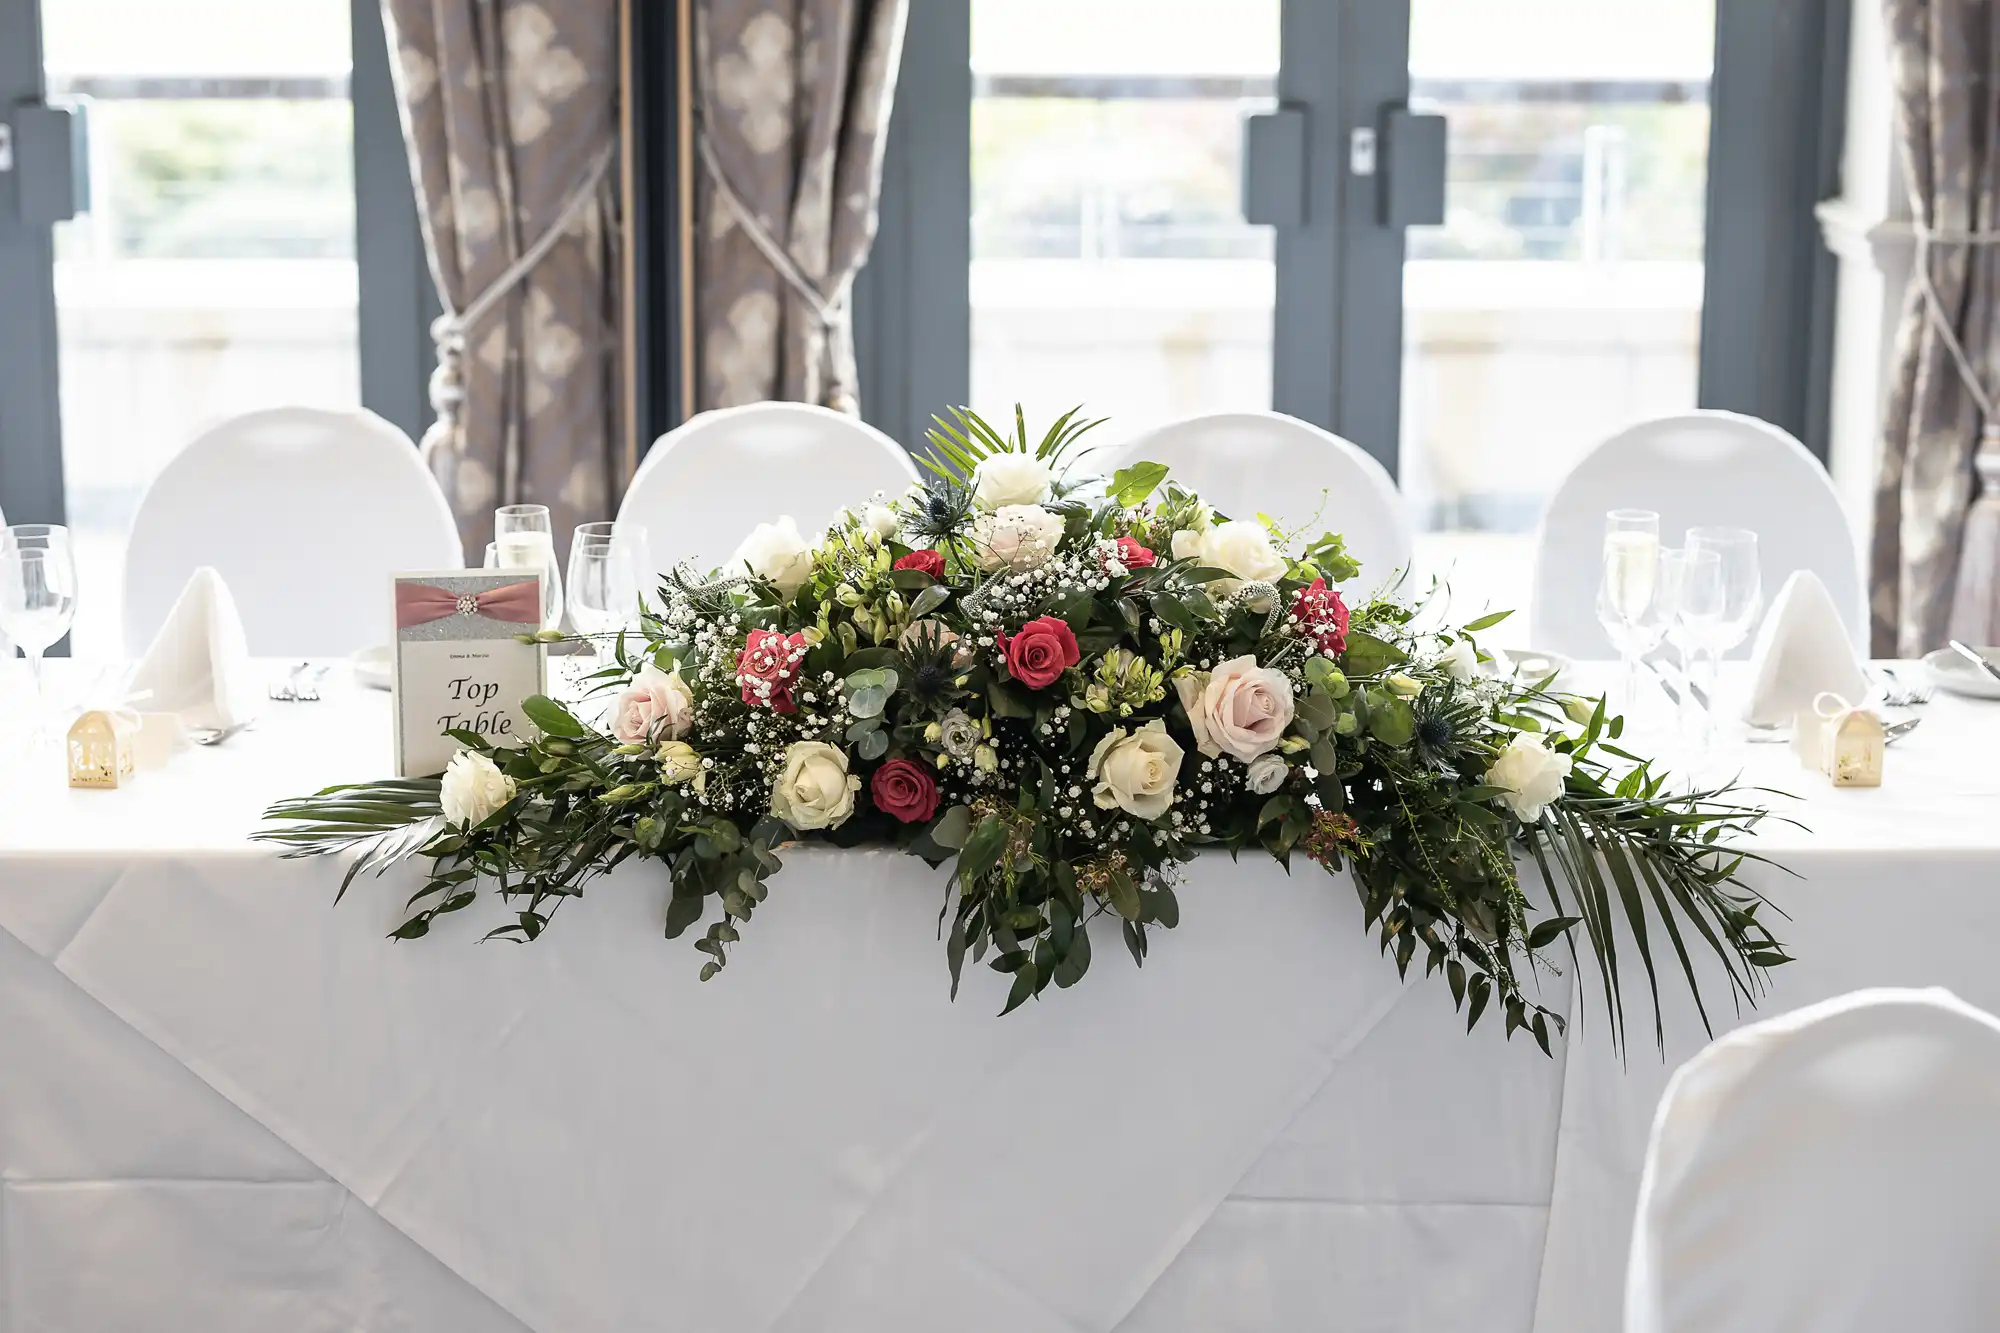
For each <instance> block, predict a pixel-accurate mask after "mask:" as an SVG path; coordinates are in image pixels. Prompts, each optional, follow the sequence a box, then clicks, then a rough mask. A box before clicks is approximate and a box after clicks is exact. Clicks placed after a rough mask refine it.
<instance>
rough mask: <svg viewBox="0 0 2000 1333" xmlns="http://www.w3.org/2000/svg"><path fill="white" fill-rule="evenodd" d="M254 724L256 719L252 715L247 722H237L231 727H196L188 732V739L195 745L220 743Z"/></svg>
mask: <svg viewBox="0 0 2000 1333" xmlns="http://www.w3.org/2000/svg"><path fill="white" fill-rule="evenodd" d="M255 725H257V719H256V718H254V717H253V718H251V719H250V720H249V721H247V722H238V723H237V724H236V725H235V726H233V727H196V728H194V729H193V730H192V731H190V732H188V739H189V740H191V741H193V742H194V743H195V744H196V745H220V744H222V743H223V742H224V741H226V740H228V739H229V738H230V737H231V736H234V735H236V734H237V733H238V732H243V731H248V730H249V729H250V728H251V727H253V726H255Z"/></svg>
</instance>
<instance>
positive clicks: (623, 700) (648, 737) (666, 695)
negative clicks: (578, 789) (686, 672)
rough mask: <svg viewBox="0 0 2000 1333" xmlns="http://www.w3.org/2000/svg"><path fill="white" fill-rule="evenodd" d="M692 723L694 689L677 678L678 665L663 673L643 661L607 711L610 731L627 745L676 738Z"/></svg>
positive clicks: (685, 732) (679, 674)
mask: <svg viewBox="0 0 2000 1333" xmlns="http://www.w3.org/2000/svg"><path fill="white" fill-rule="evenodd" d="M693 725H694V691H693V690H690V689H689V688H688V687H687V682H686V681H684V680H682V679H681V670H680V668H679V667H675V668H674V669H673V670H672V671H671V672H666V671H662V670H660V669H659V668H658V667H656V666H654V665H653V664H652V663H651V662H648V663H646V664H645V665H644V666H642V667H640V668H639V674H638V675H637V676H634V677H633V678H632V683H631V684H630V685H627V686H626V687H625V688H624V689H623V690H622V691H620V693H619V695H618V702H617V703H616V704H615V705H614V706H613V708H612V710H611V734H612V735H613V736H616V737H617V738H618V739H619V740H621V741H623V742H625V744H627V745H637V744H638V743H639V742H641V741H654V740H669V741H677V740H679V739H680V738H681V737H683V736H685V735H687V733H688V729H689V728H690V727H692V726H693Z"/></svg>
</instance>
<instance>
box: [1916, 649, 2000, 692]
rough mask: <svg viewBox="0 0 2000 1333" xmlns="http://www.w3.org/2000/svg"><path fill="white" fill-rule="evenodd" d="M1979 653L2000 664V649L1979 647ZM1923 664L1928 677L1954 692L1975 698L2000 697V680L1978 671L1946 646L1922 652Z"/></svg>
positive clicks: (1995, 663)
mask: <svg viewBox="0 0 2000 1333" xmlns="http://www.w3.org/2000/svg"><path fill="white" fill-rule="evenodd" d="M1979 655H1980V656H1981V657H1983V658H1985V659H1986V660H1987V661H1989V662H1991V663H1993V665H1995V666H2000V648H1981V649H1980V650H1979ZM1924 667H1925V669H1926V670H1928V671H1929V672H1930V673H1931V679H1932V680H1934V681H1936V682H1937V683H1938V684H1939V685H1940V686H1942V687H1943V688H1944V689H1947V690H1950V691H1951V692H1952V693H1953V694H1969V695H1971V696H1972V697H1973V698H1975V699H2000V680H1995V679H1993V677H1991V676H1989V675H1987V674H1986V673H1985V672H1984V671H1981V670H1980V669H1979V668H1978V667H1976V666H1974V665H1972V663H1970V662H1968V661H1966V660H1965V659H1964V658H1963V657H1960V656H1959V655H1958V654H1957V653H1955V652H1953V651H1952V650H1951V649H1949V648H1940V649H1938V650H1937V651H1936V652H1934V653H1926V654H1925V655H1924Z"/></svg>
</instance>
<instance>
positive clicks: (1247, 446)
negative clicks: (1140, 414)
mask: <svg viewBox="0 0 2000 1333" xmlns="http://www.w3.org/2000/svg"><path fill="white" fill-rule="evenodd" d="M1136 462H1152V463H1164V464H1166V465H1167V467H1168V468H1170V469H1171V470H1172V471H1171V474H1170V475H1171V479H1172V480H1174V481H1178V482H1179V483H1180V484H1181V485H1182V486H1184V487H1186V488H1188V489H1189V490H1192V491H1195V492H1197V493H1198V494H1199V495H1200V496H1201V497H1202V498H1203V499H1204V500H1206V501H1208V502H1209V503H1210V504H1212V505H1214V506H1215V508H1216V509H1218V510H1219V511H1221V512H1222V513H1224V514H1227V515H1228V516H1229V517H1231V518H1255V517H1256V516H1257V515H1258V514H1259V513H1264V514H1268V515H1270V516H1271V517H1272V518H1274V519H1276V520H1277V521H1278V525H1279V526H1280V527H1282V528H1284V529H1285V530H1287V531H1293V530H1296V529H1301V528H1303V529H1307V532H1306V533H1305V534H1303V535H1305V536H1317V535H1319V533H1321V532H1337V533H1340V534H1341V535H1342V536H1344V537H1346V539H1347V550H1348V553H1349V554H1350V555H1352V556H1353V557H1354V558H1355V559H1356V560H1359V561H1360V562H1361V573H1360V575H1359V576H1358V577H1356V578H1354V579H1352V580H1350V581H1349V582H1348V583H1347V584H1346V585H1345V586H1346V587H1347V588H1349V589H1361V590H1372V589H1376V588H1386V587H1390V586H1393V585H1394V584H1395V583H1396V582H1397V581H1398V580H1399V579H1400V578H1401V576H1402V575H1403V573H1404V572H1405V571H1407V570H1408V569H1409V567H1410V552H1411V549H1412V546H1413V542H1414V538H1413V536H1412V534H1411V529H1410V519H1409V515H1408V514H1407V513H1406V512H1405V510H1404V506H1403V497H1402V495H1401V493H1400V492H1398V491H1397V490H1396V483H1395V482H1394V481H1393V480H1391V479H1390V477H1389V473H1388V471H1387V470H1386V469H1385V468H1383V466H1382V465H1381V464H1380V463H1378V462H1376V461H1375V459H1374V458H1372V457H1370V456H1369V455H1368V454H1367V453H1366V452H1364V451H1363V450H1362V449H1361V448H1360V447H1359V446H1358V445H1355V444H1351V443H1349V442H1348V441H1346V440H1343V439H1341V438H1340V437H1339V436H1338V435H1335V434H1333V433H1331V432H1330V431H1325V430H1321V429H1320V428H1319V427H1318V426H1315V425H1313V424H1312V423H1310V422H1306V421H1301V420H1299V419H1298V418H1297V417H1288V416H1286V415H1284V414H1283V413H1282V412H1218V413H1215V414H1214V415H1212V416H1201V417H1190V418H1189V419H1187V420H1186V421H1176V422H1172V423H1170V424H1168V425H1165V426H1161V427H1160V428H1158V429H1157V430H1153V431H1149V432H1147V433H1146V434H1144V435H1141V436H1139V437H1137V438H1136V439H1134V440H1132V441H1130V442H1129V443H1127V444H1126V445H1125V446H1124V448H1122V449H1119V450H1117V451H1115V453H1114V454H1113V455H1112V457H1111V458H1110V459H1108V460H1107V461H1106V463H1105V465H1104V470H1105V473H1106V475H1107V476H1108V475H1109V474H1110V472H1111V471H1112V470H1113V469H1115V468H1120V467H1126V466H1129V465H1131V464H1132V463H1136Z"/></svg>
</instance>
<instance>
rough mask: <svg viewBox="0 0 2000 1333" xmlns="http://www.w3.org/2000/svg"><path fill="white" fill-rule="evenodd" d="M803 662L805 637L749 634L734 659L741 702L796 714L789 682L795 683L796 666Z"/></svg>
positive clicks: (773, 632) (761, 631)
mask: <svg viewBox="0 0 2000 1333" xmlns="http://www.w3.org/2000/svg"><path fill="white" fill-rule="evenodd" d="M805 660H806V636H805V635H803V634H792V635H784V634H780V633H778V632H777V631H776V630H770V629H753V630H751V631H750V635H749V637H748V638H747V639H746V640H745V641H744V644H743V651H742V652H740V653H738V654H737V655H736V683H737V684H738V685H739V686H741V687H742V689H743V702H744V703H746V704H749V705H750V706H751V707H752V708H756V707H759V706H763V707H768V708H769V709H770V710H771V711H772V712H774V713H796V712H798V706H797V705H796V704H794V703H793V702H792V682H793V681H794V680H797V679H798V675H799V664H800V663H802V662H804V661H805Z"/></svg>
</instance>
